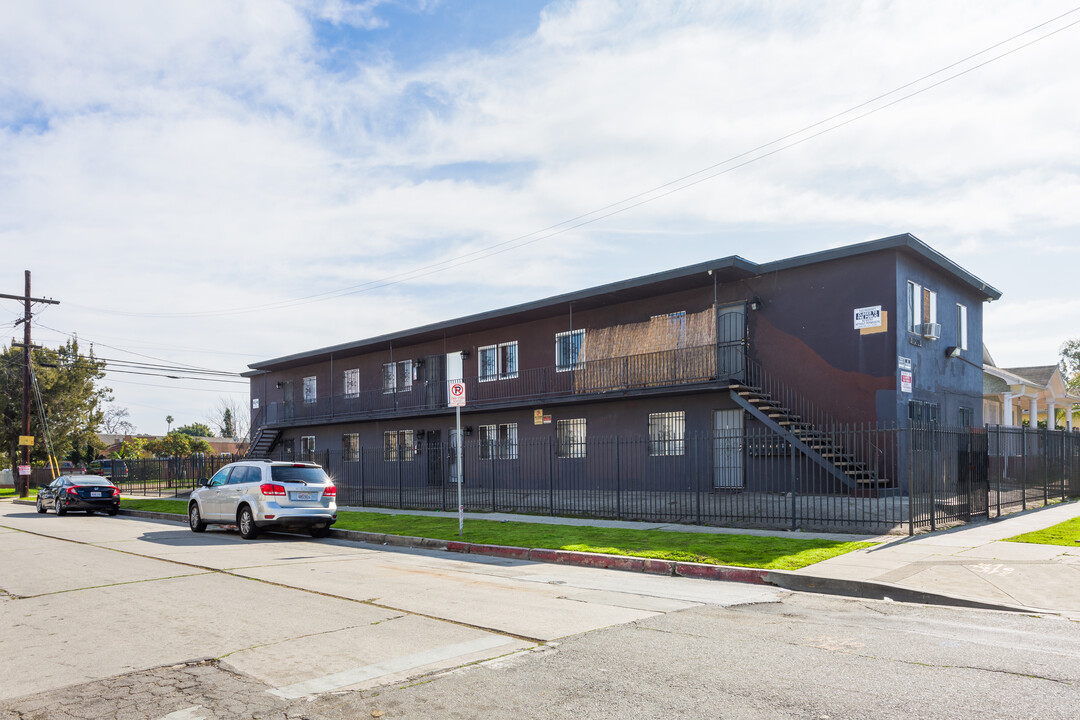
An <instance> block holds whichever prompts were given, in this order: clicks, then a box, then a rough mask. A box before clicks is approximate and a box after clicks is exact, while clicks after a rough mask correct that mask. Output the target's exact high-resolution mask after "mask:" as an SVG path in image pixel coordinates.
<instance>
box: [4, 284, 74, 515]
mask: <svg viewBox="0 0 1080 720" xmlns="http://www.w3.org/2000/svg"><path fill="white" fill-rule="evenodd" d="M0 298H6V299H8V300H22V301H23V316H22V319H21V320H18V321H16V324H18V323H20V322H21V323H22V324H23V346H22V347H23V394H22V434H23V437H29V436H30V383H31V374H30V349H31V348H32V347H33V346H32V345H31V344H30V318H31V317H33V315H32V313H31V312H30V303H32V302H36V303H45V304H46V305H59V304H60V302H59V301H58V300H46V299H45V298H35V297H30V271H29V270H27V271H26V288H25V290H24V292H23V294H22V295H5V294H3V293H0ZM21 447H22V463H21V465H23V466H26V467H29V466H30V446H29V445H22V446H21ZM15 487H16V488H18V490H19V497H23V498H24V497H26V496H27V495H29V494H30V476H29V475H23V474H22V473H20V472H17V473H16V475H15Z"/></svg>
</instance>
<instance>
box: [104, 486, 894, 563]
mask: <svg viewBox="0 0 1080 720" xmlns="http://www.w3.org/2000/svg"><path fill="white" fill-rule="evenodd" d="M120 506H121V507H123V508H128V509H131V510H147V511H150V512H164V513H178V514H181V515H182V514H184V513H186V512H187V504H186V502H185V501H183V500H130V499H126V498H125V499H123V500H121V504H120ZM334 528H335V529H337V530H359V531H362V532H372V533H383V534H389V535H406V536H409V537H425V538H433V539H437V540H459V539H460V540H464V541H465V542H470V543H480V544H487V545H509V546H513V547H526V548H547V549H551V550H572V551H578V552H593V553H603V554H605V555H628V556H631V557H641V558H651V559H659V560H677V561H680V562H698V563H708V564H711V565H734V566H738V567H750V568H763V569H766V570H798V569H799V568H802V567H806V566H807V565H813V564H814V563H817V562H821V561H822V560H827V559H829V558H831V557H834V556H836V555H843V554H844V553H848V552H851V551H852V550H860V549H862V548H866V547H870V546H872V545H874V544H875V543H869V542H836V541H832V540H818V539H810V538H805V539H804V538H787V537H768V536H759V535H735V534H728V533H723V534H720V533H717V534H713V533H696V532H674V531H668V530H628V529H623V528H601V527H591V526H581V525H548V524H546V523H529V522H502V521H495V520H473V519H470V520H468V521H466V523H465V534H464V536H463V537H461V538H458V534H457V532H458V524H457V517H456V516H455V517H445V518H442V517H430V516H426V515H386V514H383V513H366V512H347V511H341V512H338V520H337V522H336V523H335V524H334Z"/></svg>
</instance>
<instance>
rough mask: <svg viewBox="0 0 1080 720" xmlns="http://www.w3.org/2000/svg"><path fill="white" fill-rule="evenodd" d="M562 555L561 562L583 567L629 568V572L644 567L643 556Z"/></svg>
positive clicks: (570, 553) (583, 553)
mask: <svg viewBox="0 0 1080 720" xmlns="http://www.w3.org/2000/svg"><path fill="white" fill-rule="evenodd" d="M563 557H564V558H565V559H564V560H562V561H561V562H565V563H569V564H571V565H581V566H583V567H594V568H607V569H609V570H629V571H630V572H642V571H643V570H644V569H645V560H644V559H643V558H635V557H625V556H622V555H603V554H601V553H585V552H567V553H566V554H565V555H563Z"/></svg>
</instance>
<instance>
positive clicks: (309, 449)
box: [300, 435, 315, 460]
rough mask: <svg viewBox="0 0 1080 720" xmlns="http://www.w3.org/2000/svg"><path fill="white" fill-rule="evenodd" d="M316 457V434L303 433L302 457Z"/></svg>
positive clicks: (307, 458)
mask: <svg viewBox="0 0 1080 720" xmlns="http://www.w3.org/2000/svg"><path fill="white" fill-rule="evenodd" d="M314 457H315V436H314V435H302V436H301V437H300V459H301V460H311V459H312V458H314Z"/></svg>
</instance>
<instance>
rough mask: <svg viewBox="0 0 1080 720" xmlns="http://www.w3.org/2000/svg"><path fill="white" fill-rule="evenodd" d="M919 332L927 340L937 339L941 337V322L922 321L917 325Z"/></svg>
mask: <svg viewBox="0 0 1080 720" xmlns="http://www.w3.org/2000/svg"><path fill="white" fill-rule="evenodd" d="M919 333H920V334H921V335H922V336H923V337H924V338H926V339H927V340H937V339H938V338H939V337H941V323H923V324H922V325H920V326H919Z"/></svg>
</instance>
